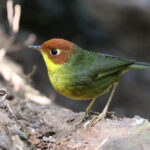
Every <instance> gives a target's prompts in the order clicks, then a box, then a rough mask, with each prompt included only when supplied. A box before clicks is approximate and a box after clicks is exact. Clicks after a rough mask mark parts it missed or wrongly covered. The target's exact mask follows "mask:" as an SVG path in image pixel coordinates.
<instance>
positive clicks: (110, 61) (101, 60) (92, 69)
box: [50, 47, 150, 100]
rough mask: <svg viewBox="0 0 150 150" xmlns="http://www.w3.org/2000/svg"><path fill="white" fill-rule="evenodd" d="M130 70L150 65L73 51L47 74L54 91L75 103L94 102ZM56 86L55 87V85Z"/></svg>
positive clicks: (145, 67) (76, 48)
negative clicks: (93, 99)
mask: <svg viewBox="0 0 150 150" xmlns="http://www.w3.org/2000/svg"><path fill="white" fill-rule="evenodd" d="M131 69H150V64H146V63H139V62H135V61H133V60H127V59H122V58H119V57H115V56H111V55H106V54H101V53H95V52H91V51H86V50H83V49H81V48H79V47H75V48H74V55H72V56H71V58H70V59H69V60H68V61H67V63H64V64H63V65H62V67H60V68H59V69H57V70H56V71H55V72H54V73H52V74H51V79H50V80H51V82H52V85H53V86H54V88H55V89H56V90H57V91H58V92H59V93H61V94H63V95H64V96H67V97H69V98H72V99H76V100H88V99H92V98H96V97H98V96H100V95H102V94H104V93H105V92H107V91H108V90H109V89H110V87H111V86H112V85H113V84H114V83H115V82H117V81H118V78H119V76H120V75H121V74H123V73H124V72H126V71H128V70H131ZM56 83H57V84H56Z"/></svg>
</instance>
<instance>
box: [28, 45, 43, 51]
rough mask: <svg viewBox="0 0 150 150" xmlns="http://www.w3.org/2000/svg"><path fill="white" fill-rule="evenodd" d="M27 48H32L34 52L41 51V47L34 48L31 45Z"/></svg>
mask: <svg viewBox="0 0 150 150" xmlns="http://www.w3.org/2000/svg"><path fill="white" fill-rule="evenodd" d="M29 48H32V49H34V50H37V51H39V52H40V51H41V50H42V49H41V46H34V45H31V46H29Z"/></svg>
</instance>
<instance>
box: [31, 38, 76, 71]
mask: <svg viewBox="0 0 150 150" xmlns="http://www.w3.org/2000/svg"><path fill="white" fill-rule="evenodd" d="M74 47H75V44H73V43H72V42H69V41H67V40H64V39H51V40H48V41H46V42H44V43H43V44H42V45H41V46H30V48H32V49H35V50H38V51H39V52H41V54H42V55H43V58H44V61H45V63H46V65H47V68H48V71H54V70H55V69H57V68H59V67H61V66H62V64H64V63H65V62H67V61H68V60H69V58H70V57H71V56H72V55H73V53H74Z"/></svg>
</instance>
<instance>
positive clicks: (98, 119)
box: [92, 112, 116, 125]
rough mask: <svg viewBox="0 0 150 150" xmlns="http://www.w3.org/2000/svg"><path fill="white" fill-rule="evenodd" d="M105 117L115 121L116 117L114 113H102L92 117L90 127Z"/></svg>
mask: <svg viewBox="0 0 150 150" xmlns="http://www.w3.org/2000/svg"><path fill="white" fill-rule="evenodd" d="M106 117H108V118H113V119H116V116H115V113H114V112H102V113H101V114H99V115H95V116H94V117H93V119H92V125H93V124H96V123H97V122H99V121H100V120H105V119H106Z"/></svg>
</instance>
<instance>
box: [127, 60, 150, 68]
mask: <svg viewBox="0 0 150 150" xmlns="http://www.w3.org/2000/svg"><path fill="white" fill-rule="evenodd" d="M129 69H137V70H139V69H149V70H150V63H145V62H135V63H134V64H132V65H130V66H129Z"/></svg>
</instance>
